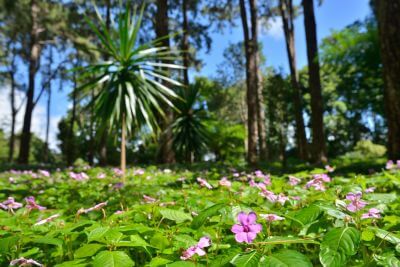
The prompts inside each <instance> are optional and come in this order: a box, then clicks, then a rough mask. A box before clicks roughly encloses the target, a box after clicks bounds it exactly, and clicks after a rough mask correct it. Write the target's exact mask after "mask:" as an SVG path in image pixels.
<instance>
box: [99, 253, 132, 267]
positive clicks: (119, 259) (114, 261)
mask: <svg viewBox="0 0 400 267" xmlns="http://www.w3.org/2000/svg"><path fill="white" fill-rule="evenodd" d="M134 265H135V263H134V262H133V261H132V260H131V258H130V257H129V256H128V255H127V254H126V253H125V252H123V251H101V252H100V253H99V254H97V255H96V257H95V258H94V260H93V267H131V266H134Z"/></svg>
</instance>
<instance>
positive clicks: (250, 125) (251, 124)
mask: <svg viewBox="0 0 400 267" xmlns="http://www.w3.org/2000/svg"><path fill="white" fill-rule="evenodd" d="M250 1H251V2H252V7H251V9H255V6H256V5H255V0H250ZM254 11H255V10H252V11H251V14H252V16H253V15H254ZM240 15H241V19H242V26H243V35H244V45H245V54H246V85H247V92H246V98H247V162H248V163H249V164H250V165H254V164H256V162H257V137H258V134H257V126H258V125H257V105H258V103H257V94H258V90H257V87H258V75H257V72H258V68H257V57H258V55H257V48H256V47H257V46H258V44H257V41H256V43H255V44H256V45H254V40H252V39H253V38H254V36H252V37H250V33H249V26H248V23H247V11H246V4H245V2H244V0H240ZM255 20H257V19H255ZM253 21H254V18H253V17H252V19H251V23H252V24H253ZM256 24H257V23H256ZM251 26H252V29H251V32H252V33H254V32H256V31H257V26H256V25H251Z"/></svg>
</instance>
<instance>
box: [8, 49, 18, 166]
mask: <svg viewBox="0 0 400 267" xmlns="http://www.w3.org/2000/svg"><path fill="white" fill-rule="evenodd" d="M9 74H10V81H11V92H10V101H11V133H10V140H9V147H8V162H12V161H13V159H14V146H15V121H16V117H17V113H18V111H17V108H16V106H15V90H16V86H15V53H14V52H13V58H12V62H11V70H10V72H9Z"/></svg>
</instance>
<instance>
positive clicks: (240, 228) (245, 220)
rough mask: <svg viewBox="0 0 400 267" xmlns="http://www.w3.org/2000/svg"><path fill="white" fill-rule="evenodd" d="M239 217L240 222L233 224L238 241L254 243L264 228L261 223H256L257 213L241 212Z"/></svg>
mask: <svg viewBox="0 0 400 267" xmlns="http://www.w3.org/2000/svg"><path fill="white" fill-rule="evenodd" d="M237 219H238V221H239V224H235V225H233V226H232V229H231V231H232V232H233V233H234V234H235V239H236V241H237V242H239V243H243V242H245V243H252V242H253V240H254V239H255V238H256V237H257V234H258V233H259V232H261V230H262V226H261V224H258V223H256V220H257V215H256V214H255V213H254V212H250V213H249V214H246V213H245V212H240V213H239V214H238V217H237Z"/></svg>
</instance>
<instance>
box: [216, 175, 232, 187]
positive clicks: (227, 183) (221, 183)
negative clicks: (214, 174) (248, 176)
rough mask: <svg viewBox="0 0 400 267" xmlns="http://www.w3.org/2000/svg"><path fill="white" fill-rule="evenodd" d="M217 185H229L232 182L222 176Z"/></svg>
mask: <svg viewBox="0 0 400 267" xmlns="http://www.w3.org/2000/svg"><path fill="white" fill-rule="evenodd" d="M219 185H220V186H226V187H231V186H232V183H231V181H229V180H228V179H227V178H226V177H222V179H221V180H219Z"/></svg>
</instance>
